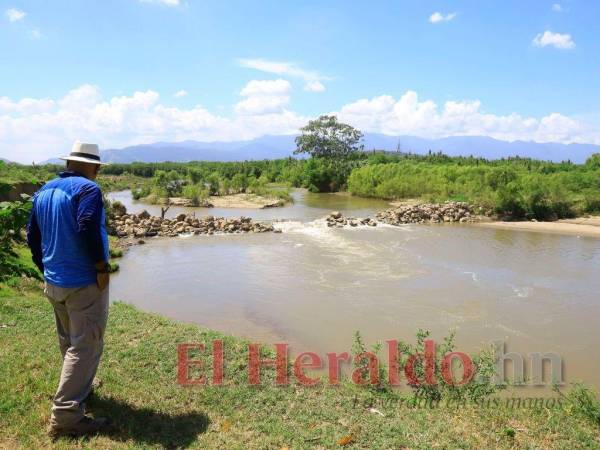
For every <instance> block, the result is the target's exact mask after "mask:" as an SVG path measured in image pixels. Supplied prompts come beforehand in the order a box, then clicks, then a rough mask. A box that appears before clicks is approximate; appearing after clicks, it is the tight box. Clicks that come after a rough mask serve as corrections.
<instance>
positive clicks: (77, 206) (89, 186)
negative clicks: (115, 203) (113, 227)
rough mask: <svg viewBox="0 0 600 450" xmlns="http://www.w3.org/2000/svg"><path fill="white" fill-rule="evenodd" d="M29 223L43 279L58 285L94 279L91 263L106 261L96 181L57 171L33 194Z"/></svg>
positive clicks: (105, 244)
mask: <svg viewBox="0 0 600 450" xmlns="http://www.w3.org/2000/svg"><path fill="white" fill-rule="evenodd" d="M34 221H35V223H34ZM31 225H32V228H33V227H35V226H36V225H37V227H38V228H39V238H40V240H41V263H42V265H43V269H44V278H45V279H46V281H48V282H50V283H52V284H54V285H56V286H60V287H79V286H87V285H89V284H93V283H95V282H96V276H97V272H96V269H95V268H94V264H95V263H96V262H98V261H100V260H108V237H107V234H106V229H105V226H104V208H103V206H102V194H101V192H100V188H99V187H98V185H97V184H96V183H94V182H93V181H91V180H88V179H87V178H85V177H83V176H81V175H79V174H78V173H75V172H63V173H61V174H60V176H59V178H56V179H54V180H52V181H50V182H48V183H47V184H46V185H44V187H42V189H40V190H39V191H38V192H37V193H36V195H35V197H34V203H33V211H32V219H31ZM34 239H35V238H34Z"/></svg>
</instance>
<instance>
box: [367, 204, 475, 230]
mask: <svg viewBox="0 0 600 450" xmlns="http://www.w3.org/2000/svg"><path fill="white" fill-rule="evenodd" d="M484 213H485V211H483V210H482V209H481V208H479V207H475V206H473V205H470V204H468V203H464V202H445V203H418V204H412V205H400V206H397V207H395V208H391V209H388V210H385V211H381V212H379V213H377V215H376V216H377V219H378V220H380V221H381V222H384V223H388V224H390V225H401V224H406V223H445V222H447V223H451V222H461V223H464V222H478V221H479V220H480V219H479V218H480V216H481V215H482V214H484Z"/></svg>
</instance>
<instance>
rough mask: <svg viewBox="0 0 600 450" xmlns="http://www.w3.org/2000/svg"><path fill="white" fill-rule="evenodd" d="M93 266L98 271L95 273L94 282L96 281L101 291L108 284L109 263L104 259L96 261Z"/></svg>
mask: <svg viewBox="0 0 600 450" xmlns="http://www.w3.org/2000/svg"><path fill="white" fill-rule="evenodd" d="M94 267H95V268H96V270H97V271H98V273H97V274H96V283H98V287H99V288H100V290H101V291H103V290H104V289H105V288H106V286H108V280H109V279H110V274H109V272H108V270H109V265H108V263H107V262H106V261H100V262H97V263H96V264H95V265H94Z"/></svg>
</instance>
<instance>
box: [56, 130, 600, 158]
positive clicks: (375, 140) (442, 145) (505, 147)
mask: <svg viewBox="0 0 600 450" xmlns="http://www.w3.org/2000/svg"><path fill="white" fill-rule="evenodd" d="M294 139H295V136H293V135H281V136H270V135H267V136H262V137H260V138H256V139H252V140H247V141H234V142H220V141H215V142H200V141H183V142H156V143H153V144H141V145H133V146H130V147H125V148H122V149H107V150H101V152H100V153H101V158H102V160H103V161H106V162H110V163H131V162H135V161H139V162H161V161H173V162H185V161H195V160H196V161H243V160H261V159H277V158H286V157H288V156H291V155H292V154H293V151H294V149H295V148H296V144H295V142H294ZM363 143H364V146H365V151H369V150H373V149H376V150H389V151H395V150H398V149H399V150H400V151H402V152H412V153H417V154H424V153H427V152H428V151H429V150H431V151H433V152H438V151H441V152H443V153H445V154H447V155H450V156H469V155H473V156H479V157H483V158H487V159H499V158H506V157H510V156H521V157H528V158H535V159H542V160H550V161H555V162H560V161H566V160H570V161H572V162H575V163H583V162H585V160H586V159H587V158H588V157H589V156H590V155H591V154H592V153H600V145H594V144H560V143H555V142H548V143H540V142H531V141H530V142H526V141H513V142H507V141H501V140H498V139H493V138H490V137H485V136H452V137H446V138H439V139H426V138H420V137H415V136H389V135H384V134H377V133H366V134H365V135H364V139H363ZM45 162H52V163H56V162H59V163H62V161H60V160H57V159H51V160H48V161H45Z"/></svg>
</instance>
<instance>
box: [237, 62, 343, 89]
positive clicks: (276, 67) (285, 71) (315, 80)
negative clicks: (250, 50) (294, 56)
mask: <svg viewBox="0 0 600 450" xmlns="http://www.w3.org/2000/svg"><path fill="white" fill-rule="evenodd" d="M237 62H238V64H239V65H240V66H242V67H246V68H248V69H255V70H259V71H261V72H266V73H272V74H275V75H280V76H289V77H293V78H300V79H302V80H303V81H304V90H306V91H311V92H323V91H324V90H325V86H324V85H323V83H321V81H327V80H331V77H328V76H325V75H322V74H320V73H319V72H316V71H314V70H307V69H303V68H301V67H299V66H298V65H297V64H295V63H292V62H284V61H269V60H266V59H262V58H256V59H243V58H240V59H238V60H237Z"/></svg>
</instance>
